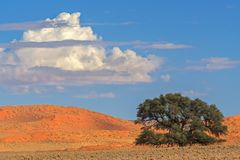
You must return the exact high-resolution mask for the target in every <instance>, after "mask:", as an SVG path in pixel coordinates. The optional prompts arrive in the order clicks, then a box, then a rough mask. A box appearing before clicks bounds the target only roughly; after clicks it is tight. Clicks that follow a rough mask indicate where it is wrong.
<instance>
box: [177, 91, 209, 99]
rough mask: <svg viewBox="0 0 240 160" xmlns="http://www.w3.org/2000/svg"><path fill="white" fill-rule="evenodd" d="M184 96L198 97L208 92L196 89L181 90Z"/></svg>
mask: <svg viewBox="0 0 240 160" xmlns="http://www.w3.org/2000/svg"><path fill="white" fill-rule="evenodd" d="M181 93H182V94H183V95H184V96H188V97H192V98H198V97H204V96H206V95H207V93H203V92H198V91H195V90H188V91H183V92H181Z"/></svg>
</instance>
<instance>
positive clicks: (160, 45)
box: [135, 42, 192, 49]
mask: <svg viewBox="0 0 240 160" xmlns="http://www.w3.org/2000/svg"><path fill="white" fill-rule="evenodd" d="M135 48H140V49H183V48H192V46H191V45H186V44H174V43H161V42H158V43H156V42H154V43H139V44H135Z"/></svg>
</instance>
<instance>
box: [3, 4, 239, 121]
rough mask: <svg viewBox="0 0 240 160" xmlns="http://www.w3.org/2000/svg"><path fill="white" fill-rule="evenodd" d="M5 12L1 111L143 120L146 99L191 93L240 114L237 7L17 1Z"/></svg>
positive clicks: (230, 113)
mask: <svg viewBox="0 0 240 160" xmlns="http://www.w3.org/2000/svg"><path fill="white" fill-rule="evenodd" d="M0 12H1V14H0V67H1V68H0V76H1V78H0V96H1V101H0V105H18V104H58V105H67V106H81V107H84V108H88V109H91V110H95V111H99V112H103V113H106V114H111V115H113V116H116V117H121V118H126V119H134V118H135V115H136V107H137V106H138V104H139V103H141V102H142V101H143V100H144V99H146V98H153V97H157V96H159V95H160V94H165V93H168V92H181V93H182V94H184V95H187V96H190V97H193V98H196V97H199V98H201V99H203V100H205V101H207V102H208V103H214V104H216V105H217V106H218V107H219V108H220V109H221V110H222V111H223V113H224V115H226V116H229V115H235V114H239V113H240V109H239V106H240V104H239V101H238V98H239V95H240V94H239V90H240V85H239V82H240V74H239V73H240V45H239V35H240V30H239V28H240V22H239V17H240V2H239V1H237V0H228V1H227V0H212V1H207V0H203V1H190V0H188V1H178V0H171V1H155V0H148V1H147V0H142V1H137V0H132V1H129V0H128V1H127V0H121V1H110V0H106V1H104V2H102V1H101V2H100V1H97V0H85V1H80V0H79V1H78V0H59V1H57V2H56V1H47V0H41V1H34V2H33V1H30V0H23V1H17V0H8V1H4V2H0ZM78 12H80V13H81V16H80V25H79V21H78V20H79V17H78V16H79V15H78ZM61 13H63V14H61ZM57 17H58V18H57ZM66 17H67V18H66ZM47 18H48V20H46V19H47ZM46 32H48V33H46ZM82 43H84V44H82ZM39 45H40V46H41V47H40V46H39ZM42 45H43V46H42ZM81 46H82V47H81ZM113 48H114V49H113Z"/></svg>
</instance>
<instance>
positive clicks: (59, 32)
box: [23, 12, 97, 42]
mask: <svg viewBox="0 0 240 160" xmlns="http://www.w3.org/2000/svg"><path fill="white" fill-rule="evenodd" d="M79 17H80V13H79V12H77V13H73V14H70V13H65V12H63V13H61V14H59V15H58V16H57V17H56V18H54V19H49V18H48V19H46V20H45V21H46V22H47V23H48V24H51V26H50V27H47V28H40V29H35V30H28V31H26V32H24V33H23V41H26V42H48V41H62V40H97V36H96V35H95V34H94V33H93V31H92V28H91V27H82V26H80V20H79Z"/></svg>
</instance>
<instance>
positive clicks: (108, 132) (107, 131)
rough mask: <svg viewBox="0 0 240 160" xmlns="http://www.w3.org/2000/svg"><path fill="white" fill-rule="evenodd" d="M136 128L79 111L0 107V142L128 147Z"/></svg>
mask: <svg viewBox="0 0 240 160" xmlns="http://www.w3.org/2000/svg"><path fill="white" fill-rule="evenodd" d="M138 129H139V127H137V126H136V125H134V124H133V123H132V122H130V121H127V120H122V119H119V118H114V117H112V116H108V115H105V114H101V113H97V112H93V111H89V110H86V109H82V108H79V107H59V106H55V105H31V106H4V107H0V142H81V143H83V142H97V141H101V142H103V143H104V141H105V142H114V138H115V139H116V140H118V139H120V140H119V142H121V141H126V142H128V143H129V139H130V141H131V140H132V139H131V136H133V135H135V134H136V132H137V131H138Z"/></svg>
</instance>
